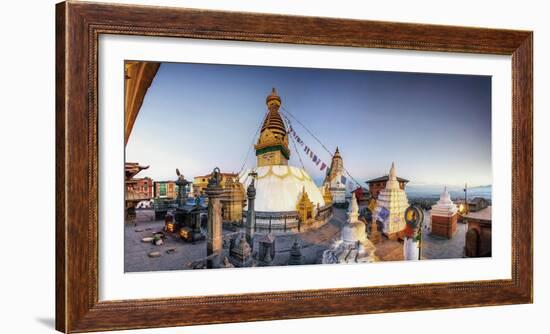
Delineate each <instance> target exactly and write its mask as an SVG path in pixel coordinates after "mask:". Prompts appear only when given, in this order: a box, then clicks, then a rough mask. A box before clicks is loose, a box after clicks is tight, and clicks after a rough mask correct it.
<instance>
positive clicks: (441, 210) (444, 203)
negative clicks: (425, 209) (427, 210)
mask: <svg viewBox="0 0 550 334" xmlns="http://www.w3.org/2000/svg"><path fill="white" fill-rule="evenodd" d="M457 211H458V208H457V207H456V204H454V203H453V201H452V200H451V195H450V194H449V192H448V191H447V187H445V188H444V189H443V192H442V193H441V195H440V196H439V201H437V203H436V204H434V205H433V206H432V211H431V214H432V215H435V216H452V215H454V214H455V213H456V212H457Z"/></svg>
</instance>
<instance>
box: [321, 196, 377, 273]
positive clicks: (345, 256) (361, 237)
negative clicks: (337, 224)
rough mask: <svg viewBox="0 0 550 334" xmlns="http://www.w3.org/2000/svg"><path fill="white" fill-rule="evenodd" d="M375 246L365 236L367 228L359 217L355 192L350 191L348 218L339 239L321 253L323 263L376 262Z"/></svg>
mask: <svg viewBox="0 0 550 334" xmlns="http://www.w3.org/2000/svg"><path fill="white" fill-rule="evenodd" d="M375 250H376V247H375V246H374V244H373V243H372V242H371V241H370V240H369V239H368V238H367V229H366V225H365V223H364V222H363V221H361V220H360V219H359V205H357V198H356V197H355V193H352V197H351V202H350V204H349V209H348V219H347V222H346V224H345V225H344V227H343V228H342V233H341V237H340V240H337V241H336V242H335V243H334V244H333V245H332V247H331V248H330V249H327V250H326V251H324V253H323V263H325V264H326V263H365V262H376V261H378V257H377V256H376V255H375V254H374V252H375Z"/></svg>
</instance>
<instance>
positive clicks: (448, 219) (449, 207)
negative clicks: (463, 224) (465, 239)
mask: <svg viewBox="0 0 550 334" xmlns="http://www.w3.org/2000/svg"><path fill="white" fill-rule="evenodd" d="M430 216H431V230H432V234H433V235H437V236H440V237H444V238H447V239H451V238H452V237H453V235H454V233H455V232H456V223H457V220H458V208H457V206H456V205H455V204H454V203H453V201H451V195H449V192H448V191H447V187H445V188H444V189H443V192H442V193H441V195H440V197H439V201H437V203H436V204H435V205H433V206H432V210H431V211H430Z"/></svg>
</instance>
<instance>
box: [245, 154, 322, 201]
mask: <svg viewBox="0 0 550 334" xmlns="http://www.w3.org/2000/svg"><path fill="white" fill-rule="evenodd" d="M251 172H255V173H257V174H258V175H257V176H256V181H255V183H254V186H255V187H256V200H255V202H254V208H255V210H256V211H260V212H288V211H296V204H297V203H298V201H299V199H300V197H301V195H302V190H303V189H305V191H306V193H307V195H308V197H309V199H310V201H311V202H313V205H314V206H317V204H319V206H321V207H322V206H324V205H325V201H324V200H323V195H322V194H321V190H320V189H319V188H318V187H317V185H315V183H314V182H313V179H312V178H311V176H309V174H308V173H307V172H306V171H305V170H303V169H301V168H298V167H294V166H287V165H270V166H261V167H255V168H252V169H248V170H246V171H244V172H243V173H241V174H240V175H239V181H240V182H241V183H242V184H243V185H244V187H245V188H246V187H248V185H249V184H250V182H251V181H252V177H251V176H250V175H249V173H251Z"/></svg>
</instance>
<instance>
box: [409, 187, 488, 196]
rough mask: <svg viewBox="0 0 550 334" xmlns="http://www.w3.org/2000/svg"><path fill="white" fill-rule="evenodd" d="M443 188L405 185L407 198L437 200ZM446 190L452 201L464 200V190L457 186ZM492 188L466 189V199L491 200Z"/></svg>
mask: <svg viewBox="0 0 550 334" xmlns="http://www.w3.org/2000/svg"><path fill="white" fill-rule="evenodd" d="M443 188H444V186H441V185H407V186H406V188H405V190H406V192H407V196H408V197H409V198H418V197H422V198H439V194H441V192H442V191H443ZM447 190H448V191H449V193H450V194H451V198H452V199H460V198H464V188H463V187H459V186H448V187H447ZM491 194H492V186H491V185H484V186H477V187H471V188H468V198H474V197H483V198H486V199H491V198H492V196H491Z"/></svg>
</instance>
